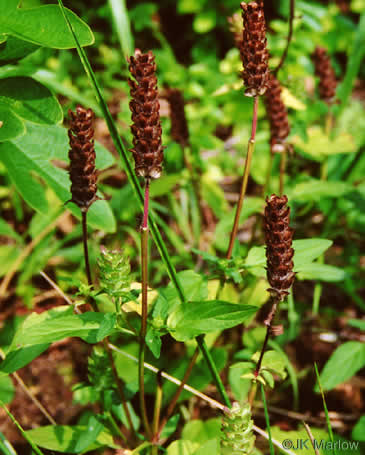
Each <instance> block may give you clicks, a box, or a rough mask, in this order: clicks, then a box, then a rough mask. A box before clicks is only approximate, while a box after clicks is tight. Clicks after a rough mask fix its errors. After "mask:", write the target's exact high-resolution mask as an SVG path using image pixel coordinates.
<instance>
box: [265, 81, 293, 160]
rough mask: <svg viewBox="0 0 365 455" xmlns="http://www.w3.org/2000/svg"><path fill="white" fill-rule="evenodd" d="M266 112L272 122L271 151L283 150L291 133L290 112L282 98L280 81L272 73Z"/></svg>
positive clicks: (266, 97) (266, 94) (266, 96)
mask: <svg viewBox="0 0 365 455" xmlns="http://www.w3.org/2000/svg"><path fill="white" fill-rule="evenodd" d="M265 104H266V112H267V116H268V119H269V122H270V132H271V138H270V144H271V152H272V153H275V152H283V151H284V150H285V141H286V138H287V137H288V135H289V133H290V126H289V122H288V112H287V110H286V107H285V104H284V103H283V101H282V99H281V87H280V82H279V81H278V80H277V79H276V77H275V76H274V75H273V74H270V79H269V85H268V89H267V90H266V93H265Z"/></svg>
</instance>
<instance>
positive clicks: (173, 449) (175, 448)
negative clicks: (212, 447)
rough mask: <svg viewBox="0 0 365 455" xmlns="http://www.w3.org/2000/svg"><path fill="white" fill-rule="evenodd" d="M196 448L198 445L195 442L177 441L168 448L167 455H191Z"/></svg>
mask: <svg viewBox="0 0 365 455" xmlns="http://www.w3.org/2000/svg"><path fill="white" fill-rule="evenodd" d="M198 448H199V444H198V443H197V442H191V441H184V440H183V439H178V440H177V441H174V442H172V443H171V444H170V445H169V446H168V448H167V455H193V454H194V452H195V450H196V449H198Z"/></svg>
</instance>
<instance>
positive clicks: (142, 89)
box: [128, 49, 163, 179]
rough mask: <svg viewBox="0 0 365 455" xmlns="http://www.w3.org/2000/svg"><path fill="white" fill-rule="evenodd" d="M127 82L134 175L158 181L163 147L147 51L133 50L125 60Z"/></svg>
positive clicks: (152, 61)
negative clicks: (126, 62) (129, 89)
mask: <svg viewBox="0 0 365 455" xmlns="http://www.w3.org/2000/svg"><path fill="white" fill-rule="evenodd" d="M129 71H130V73H131V75H132V76H133V78H134V80H133V79H129V81H128V82H129V86H130V88H131V97H132V101H131V102H130V103H129V107H130V110H131V112H132V121H133V125H132V126H131V130H132V134H133V136H134V138H133V149H132V150H131V151H132V153H133V157H134V161H135V170H136V174H137V175H139V176H141V177H145V178H147V179H149V178H158V177H160V175H161V172H162V161H163V147H162V143H161V134H162V130H161V123H160V104H159V102H158V90H157V78H156V74H155V73H156V63H155V57H154V55H153V54H152V52H151V51H149V52H148V53H147V54H142V52H141V51H140V50H139V49H136V50H135V52H134V56H132V57H130V59H129Z"/></svg>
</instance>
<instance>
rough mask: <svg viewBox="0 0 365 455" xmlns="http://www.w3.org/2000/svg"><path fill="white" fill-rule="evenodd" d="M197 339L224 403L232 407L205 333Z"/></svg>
mask: <svg viewBox="0 0 365 455" xmlns="http://www.w3.org/2000/svg"><path fill="white" fill-rule="evenodd" d="M195 339H196V341H197V343H198V346H199V349H200V350H201V352H202V354H203V356H204V359H205V361H206V362H207V364H208V368H209V370H210V372H211V373H212V376H213V378H214V379H215V383H216V386H217V389H218V391H219V393H220V395H221V397H222V399H223V401H224V404H225V405H226V406H228V407H229V408H230V407H232V405H231V401H230V399H229V397H228V395H227V392H226V389H225V387H224V385H223V382H222V380H221V378H220V376H219V373H218V370H217V367H216V365H215V363H214V360H213V358H212V356H211V354H210V352H209V349H208V346H207V343H206V342H205V337H204V335H199V336H197V337H196V338H195Z"/></svg>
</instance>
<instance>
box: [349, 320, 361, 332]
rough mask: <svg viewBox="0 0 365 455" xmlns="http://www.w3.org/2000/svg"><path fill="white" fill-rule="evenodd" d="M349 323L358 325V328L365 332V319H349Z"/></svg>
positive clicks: (354, 325)
mask: <svg viewBox="0 0 365 455" xmlns="http://www.w3.org/2000/svg"><path fill="white" fill-rule="evenodd" d="M347 324H348V325H351V326H352V327H356V328H357V329H360V330H363V331H364V332H365V321H364V320H362V319H349V320H348V321H347Z"/></svg>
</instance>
